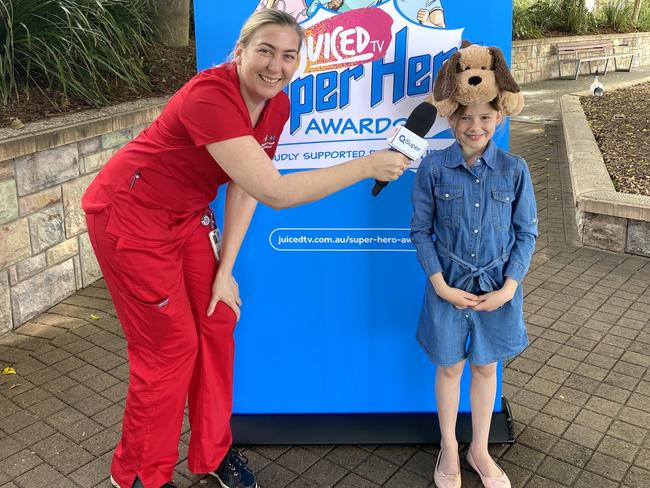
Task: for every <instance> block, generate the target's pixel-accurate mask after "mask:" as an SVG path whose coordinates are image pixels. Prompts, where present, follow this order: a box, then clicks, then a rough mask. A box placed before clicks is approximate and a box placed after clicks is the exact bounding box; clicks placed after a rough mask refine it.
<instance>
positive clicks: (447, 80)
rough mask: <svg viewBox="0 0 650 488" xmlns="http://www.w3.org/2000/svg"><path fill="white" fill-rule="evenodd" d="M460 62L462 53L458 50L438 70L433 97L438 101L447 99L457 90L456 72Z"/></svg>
mask: <svg viewBox="0 0 650 488" xmlns="http://www.w3.org/2000/svg"><path fill="white" fill-rule="evenodd" d="M459 62H460V53H459V52H458V51H456V52H455V53H454V54H452V55H451V57H450V58H449V59H448V60H447V61H446V62H445V63H443V65H442V66H441V67H440V69H439V70H438V74H437V75H436V81H435V83H434V85H433V97H434V98H435V99H436V101H438V102H439V101H442V100H446V99H447V98H451V97H452V96H453V95H454V91H456V75H457V73H456V72H457V70H458V63H459Z"/></svg>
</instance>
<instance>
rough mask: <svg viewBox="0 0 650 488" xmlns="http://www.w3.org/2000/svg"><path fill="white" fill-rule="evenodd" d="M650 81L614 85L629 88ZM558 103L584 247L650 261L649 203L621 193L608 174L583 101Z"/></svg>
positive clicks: (570, 97) (564, 99) (572, 96)
mask: <svg viewBox="0 0 650 488" xmlns="http://www.w3.org/2000/svg"><path fill="white" fill-rule="evenodd" d="M649 80H650V79H641V80H636V81H633V82H622V83H618V84H613V85H612V86H610V87H609V89H610V90H615V89H617V88H625V87H627V86H630V85H632V84H634V83H642V82H645V81H649ZM581 95H588V92H581V93H573V94H570V95H563V96H562V98H561V100H560V106H561V113H562V127H563V129H564V139H565V141H566V152H567V160H568V163H569V173H570V174H571V188H572V190H573V198H574V203H575V206H576V222H577V224H578V235H579V237H580V241H581V242H582V244H584V245H585V246H591V247H597V248H600V249H607V250H608V251H614V252H625V253H629V254H638V255H640V256H647V257H650V197H648V196H645V195H635V194H629V193H619V192H617V191H616V189H615V188H614V184H613V183H612V180H611V178H610V176H609V173H608V172H607V168H606V167H605V163H604V161H603V156H602V154H601V152H600V149H599V147H598V144H597V143H596V139H595V138H594V134H593V132H592V131H591V127H590V126H589V123H588V122H587V117H586V116H585V113H584V111H583V110H582V106H581V105H580V96H581Z"/></svg>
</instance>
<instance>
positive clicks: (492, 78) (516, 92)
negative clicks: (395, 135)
mask: <svg viewBox="0 0 650 488" xmlns="http://www.w3.org/2000/svg"><path fill="white" fill-rule="evenodd" d="M495 98H496V99H497V105H498V107H499V111H500V112H501V113H503V114H504V115H517V114H518V113H519V112H521V109H522V108H524V96H523V95H522V94H521V90H520V88H519V85H517V82H516V81H515V80H514V78H513V77H512V75H511V74H510V69H509V68H508V65H507V64H506V60H505V58H504V57H503V53H502V52H501V50H500V49H499V48H497V47H483V46H479V45H477V44H472V43H470V42H469V41H463V43H462V45H461V48H460V49H459V50H458V51H456V52H455V53H454V54H452V56H451V57H450V58H449V59H448V60H447V61H446V62H445V63H444V64H443V65H442V67H441V68H440V70H439V71H438V74H437V75H436V82H435V85H434V88H433V101H432V103H433V104H434V105H435V106H436V108H437V109H438V113H439V114H440V115H441V116H443V117H449V116H450V115H451V114H453V113H454V112H455V111H456V109H457V108H458V105H459V104H461V105H471V104H476V103H486V102H491V101H492V100H494V99H495Z"/></svg>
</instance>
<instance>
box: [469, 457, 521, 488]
mask: <svg viewBox="0 0 650 488" xmlns="http://www.w3.org/2000/svg"><path fill="white" fill-rule="evenodd" d="M465 459H467V462H468V464H469V465H470V466H471V467H472V469H473V470H474V471H476V474H478V475H479V476H480V477H481V483H483V486H484V487H485V488H511V485H510V480H509V479H508V475H507V474H506V473H505V471H503V469H501V466H499V465H498V464H497V463H496V462H495V463H494V464H496V467H497V468H499V471H501V474H500V475H499V476H494V477H489V476H483V474H482V473H481V471H479V469H478V467H477V466H476V463H474V458H472V452H471V451H470V450H469V449H468V450H467V455H466V456H465Z"/></svg>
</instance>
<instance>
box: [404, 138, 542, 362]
mask: <svg viewBox="0 0 650 488" xmlns="http://www.w3.org/2000/svg"><path fill="white" fill-rule="evenodd" d="M412 200H413V217H412V221H411V242H412V243H413V245H414V246H415V248H416V251H417V257H418V261H419V262H420V264H421V265H422V268H423V269H424V272H425V274H426V276H427V277H430V276H431V275H433V274H435V273H437V272H442V274H443V276H444V278H445V281H446V282H447V284H448V285H449V286H451V287H454V288H460V289H463V290H465V291H468V292H470V293H474V294H477V295H480V294H483V293H486V292H490V291H493V290H498V289H499V288H501V287H502V286H503V283H504V281H505V279H506V277H507V276H510V277H511V278H513V279H514V280H516V281H517V283H518V286H517V290H516V292H515V295H514V297H513V299H512V300H510V301H509V302H507V303H505V304H504V305H503V306H502V307H500V308H498V309H497V310H494V311H492V312H477V311H474V310H472V309H469V308H468V309H464V310H459V309H457V308H456V307H454V306H453V305H451V304H450V303H448V302H446V301H445V300H442V299H441V298H439V297H438V295H437V294H436V292H435V290H434V288H433V286H432V284H431V281H430V280H428V279H427V284H426V289H425V293H424V303H423V304H422V311H421V313H420V321H419V324H418V330H417V340H418V342H419V343H420V344H421V346H422V347H423V348H424V350H425V351H426V353H427V355H428V356H429V358H430V359H431V361H433V362H434V363H435V364H437V365H439V366H451V365H453V364H455V363H457V362H459V361H461V360H463V359H465V358H467V359H469V361H471V362H472V363H473V364H476V365H483V364H489V363H492V362H495V361H502V360H504V359H507V358H509V357H512V356H515V355H517V354H518V353H520V352H521V351H522V350H523V349H524V348H525V347H526V346H527V345H528V337H527V335H526V327H525V324H524V319H523V291H522V288H521V282H522V280H523V278H524V275H525V274H526V272H527V271H528V266H529V264H530V260H531V258H532V255H533V251H534V249H535V239H536V237H537V205H536V203H535V193H534V190H533V184H532V180H531V177H530V172H529V170H528V166H527V164H526V162H525V161H524V160H523V159H522V158H520V157H518V156H514V155H512V154H509V153H507V152H505V151H503V150H501V149H499V148H498V147H497V146H496V144H495V143H494V142H493V141H490V142H489V144H488V146H487V148H486V149H485V152H484V153H483V155H482V156H481V157H480V158H479V159H477V160H476V162H475V163H474V165H472V166H471V167H470V166H468V165H467V163H466V162H465V159H464V157H463V153H462V150H461V147H460V146H459V144H458V143H457V142H455V143H454V144H452V145H451V146H449V147H448V148H446V149H443V150H441V151H434V152H432V153H430V155H429V156H427V157H426V158H425V159H423V160H422V162H421V164H420V168H419V169H418V171H417V175H416V178H415V183H414V187H413V195H412Z"/></svg>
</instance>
